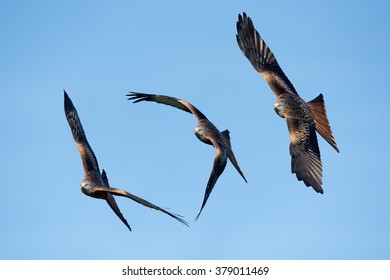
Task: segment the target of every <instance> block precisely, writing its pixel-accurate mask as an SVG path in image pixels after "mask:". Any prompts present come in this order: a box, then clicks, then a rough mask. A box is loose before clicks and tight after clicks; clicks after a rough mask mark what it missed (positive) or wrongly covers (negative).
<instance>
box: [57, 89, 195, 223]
mask: <svg viewBox="0 0 390 280" xmlns="http://www.w3.org/2000/svg"><path fill="white" fill-rule="evenodd" d="M64 108H65V116H66V119H67V120H68V123H69V126H70V129H71V131H72V135H73V138H74V141H75V142H76V146H77V149H78V150H79V152H80V156H81V160H82V162H83V167H84V180H83V181H82V182H81V185H80V186H81V191H82V192H83V193H84V194H85V195H88V196H91V197H94V198H100V199H104V200H105V201H107V203H108V205H109V206H110V207H111V209H112V210H113V211H114V212H115V214H116V215H117V216H118V218H119V219H120V220H121V221H122V222H123V223H124V224H125V226H126V227H127V228H128V229H129V230H130V231H131V228H130V225H129V224H128V222H127V221H126V219H125V217H124V216H123V215H122V213H121V211H120V210H119V207H118V205H117V203H116V201H115V198H114V195H118V196H123V197H127V198H130V199H132V200H134V201H135V202H138V203H140V204H142V205H144V206H146V207H149V208H153V209H155V210H158V211H161V212H163V213H165V214H167V215H169V216H171V217H172V218H174V219H176V220H178V221H179V222H181V223H182V224H185V225H187V226H188V223H187V222H186V221H184V220H183V219H182V218H181V217H180V216H178V215H175V214H172V213H170V212H168V211H166V210H164V209H162V208H160V207H158V206H156V205H154V204H152V203H150V202H148V201H146V200H144V199H142V198H140V197H138V196H135V195H133V194H131V193H128V192H127V191H124V190H121V189H115V188H111V187H110V185H109V183H108V179H107V174H106V172H105V171H104V169H103V170H102V173H101V174H100V169H99V165H98V161H97V159H96V156H95V154H94V152H93V151H92V149H91V146H90V145H89V143H88V140H87V137H86V136H85V133H84V129H83V126H82V125H81V122H80V119H79V115H78V114H77V111H76V108H75V107H74V106H73V103H72V100H70V98H69V96H68V94H67V93H66V92H65V90H64Z"/></svg>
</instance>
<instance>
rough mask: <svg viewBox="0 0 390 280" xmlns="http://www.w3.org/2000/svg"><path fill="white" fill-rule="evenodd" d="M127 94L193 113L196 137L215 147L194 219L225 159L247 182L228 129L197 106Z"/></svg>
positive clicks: (165, 98)
mask: <svg viewBox="0 0 390 280" xmlns="http://www.w3.org/2000/svg"><path fill="white" fill-rule="evenodd" d="M127 96H129V98H128V99H129V100H134V103H137V102H141V101H153V102H157V103H161V104H165V105H170V106H173V107H176V108H178V109H181V110H183V111H186V112H188V113H190V114H194V116H195V118H196V119H197V121H198V125H197V126H196V127H195V129H194V130H195V135H196V137H198V139H199V140H200V141H202V142H204V143H206V144H209V145H213V146H214V148H215V155H214V165H213V169H212V171H211V174H210V178H209V181H208V182H207V187H206V191H205V195H204V199H203V203H202V206H201V208H200V211H199V213H198V215H197V216H196V219H198V218H199V216H200V214H201V212H202V210H203V208H204V206H205V205H206V202H207V200H208V198H209V196H210V194H211V191H212V190H213V188H214V186H215V183H216V182H217V180H218V178H219V176H220V175H221V174H222V172H223V171H224V169H225V166H226V163H227V159H229V160H230V162H231V163H232V164H233V166H234V167H235V168H236V170H237V171H238V173H240V175H241V176H242V178H243V179H244V180H245V182H247V180H246V179H245V176H244V174H243V173H242V171H241V169H240V167H239V166H238V163H237V160H236V158H235V156H234V154H233V151H232V146H231V143H230V136H229V131H228V130H224V131H222V132H220V131H219V130H218V129H217V128H216V127H215V125H214V124H213V123H212V122H210V121H209V120H208V119H207V118H206V116H205V115H203V114H202V112H200V111H199V110H198V109H197V108H195V106H193V105H192V104H190V103H188V102H187V101H185V100H181V99H177V98H174V97H170V96H165V95H157V94H146V93H137V92H130V94H128V95H127Z"/></svg>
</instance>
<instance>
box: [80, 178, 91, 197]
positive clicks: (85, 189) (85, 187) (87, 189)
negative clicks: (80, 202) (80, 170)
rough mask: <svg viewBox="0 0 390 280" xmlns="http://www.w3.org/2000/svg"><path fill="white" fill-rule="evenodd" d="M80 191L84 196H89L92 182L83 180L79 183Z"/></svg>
mask: <svg viewBox="0 0 390 280" xmlns="http://www.w3.org/2000/svg"><path fill="white" fill-rule="evenodd" d="M80 187H81V191H82V192H83V193H84V194H86V195H91V193H92V192H93V191H92V181H91V180H90V179H84V180H83V181H82V182H81V183H80Z"/></svg>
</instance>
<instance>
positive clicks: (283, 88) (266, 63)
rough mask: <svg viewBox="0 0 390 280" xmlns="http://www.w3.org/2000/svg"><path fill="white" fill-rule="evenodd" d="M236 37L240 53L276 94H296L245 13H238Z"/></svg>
mask: <svg viewBox="0 0 390 280" xmlns="http://www.w3.org/2000/svg"><path fill="white" fill-rule="evenodd" d="M236 39H237V43H238V46H239V47H240V49H241V51H242V53H243V54H244V55H245V56H246V57H247V58H248V60H249V61H250V62H251V63H252V65H253V67H254V68H255V69H256V71H257V72H259V73H260V74H261V76H262V77H263V78H264V79H265V80H266V82H267V83H268V85H269V86H270V87H271V89H272V91H273V92H274V94H275V95H276V96H278V95H279V94H281V93H286V92H288V93H290V94H298V93H297V91H296V90H295V88H294V86H293V84H292V83H291V82H290V80H289V79H288V78H287V76H286V75H285V74H284V72H283V70H282V68H280V66H279V63H278V61H277V60H276V58H275V56H274V54H273V53H272V51H271V50H270V48H269V47H268V46H267V45H266V43H265V42H264V40H263V39H262V38H261V36H260V34H259V33H258V32H257V30H256V29H255V28H254V26H253V23H252V20H251V18H250V17H248V16H247V15H246V14H245V13H243V15H242V16H241V15H238V21H237V35H236Z"/></svg>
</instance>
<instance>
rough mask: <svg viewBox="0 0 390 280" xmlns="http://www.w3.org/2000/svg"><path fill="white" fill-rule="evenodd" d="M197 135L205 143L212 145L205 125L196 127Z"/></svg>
mask: <svg viewBox="0 0 390 280" xmlns="http://www.w3.org/2000/svg"><path fill="white" fill-rule="evenodd" d="M194 132H195V136H196V137H197V138H198V139H199V140H200V141H202V142H203V143H206V144H209V145H212V143H211V141H210V140H209V139H208V137H207V129H206V128H205V127H204V126H197V127H195V129H194Z"/></svg>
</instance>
